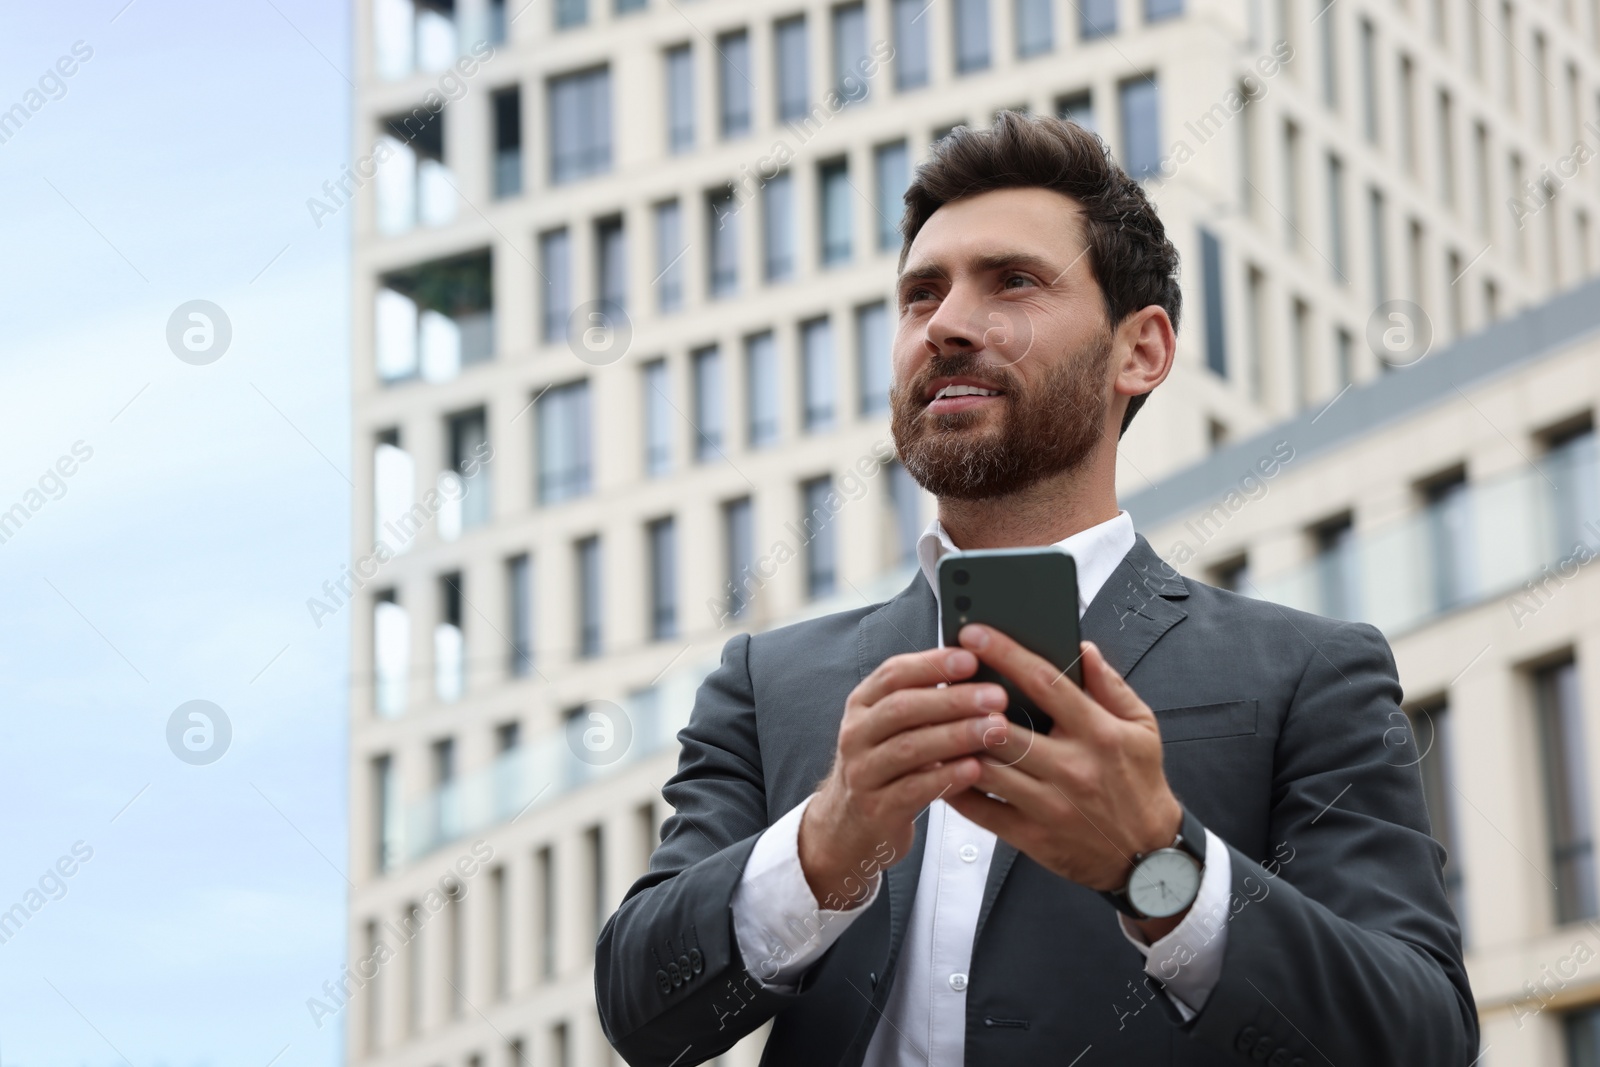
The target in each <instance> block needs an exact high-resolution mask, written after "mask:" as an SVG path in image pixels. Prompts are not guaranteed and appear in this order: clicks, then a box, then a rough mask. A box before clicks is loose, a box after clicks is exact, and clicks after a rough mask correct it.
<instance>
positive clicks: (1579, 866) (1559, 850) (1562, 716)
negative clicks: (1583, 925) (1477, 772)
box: [1533, 660, 1596, 923]
mask: <svg viewBox="0 0 1600 1067" xmlns="http://www.w3.org/2000/svg"><path fill="white" fill-rule="evenodd" d="M1533 688H1534V702H1535V706H1536V708H1537V711H1538V716H1539V739H1540V746H1541V751H1542V754H1543V757H1544V767H1543V771H1544V774H1543V777H1544V782H1545V812H1546V819H1547V824H1548V826H1549V834H1550V860H1551V866H1552V868H1553V869H1554V873H1555V884H1556V899H1555V912H1556V922H1558V923H1569V922H1576V921H1578V920H1580V919H1590V918H1593V917H1594V916H1595V914H1596V906H1595V867H1594V827H1593V825H1592V821H1591V818H1590V814H1589V764H1588V748H1587V745H1586V741H1585V738H1584V729H1583V700H1582V697H1581V696H1580V694H1579V692H1578V666H1577V664H1576V663H1575V662H1573V661H1572V660H1568V661H1567V662H1565V663H1561V664H1558V665H1556V666H1553V667H1546V668H1544V669H1543V670H1540V671H1537V672H1535V674H1534V677H1533Z"/></svg>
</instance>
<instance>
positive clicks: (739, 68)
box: [717, 30, 750, 138]
mask: <svg viewBox="0 0 1600 1067" xmlns="http://www.w3.org/2000/svg"><path fill="white" fill-rule="evenodd" d="M717 99H718V108H717V111H718V115H719V117H720V122H721V125H722V136H723V137H725V138H731V137H743V136H744V135H745V134H747V133H749V132H750V35H749V34H748V33H746V32H745V31H744V30H735V31H734V32H732V33H724V34H722V35H721V36H720V37H718V38H717Z"/></svg>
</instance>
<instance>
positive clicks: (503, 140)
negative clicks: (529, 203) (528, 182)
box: [491, 85, 522, 197]
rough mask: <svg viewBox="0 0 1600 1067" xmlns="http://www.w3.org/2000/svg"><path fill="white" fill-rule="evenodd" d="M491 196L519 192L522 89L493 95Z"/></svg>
mask: <svg viewBox="0 0 1600 1067" xmlns="http://www.w3.org/2000/svg"><path fill="white" fill-rule="evenodd" d="M491 106H492V107H493V108H494V195H495V196H497V197H507V196H516V195H517V194H518V193H520V192H522V90H521V89H519V88H518V87H517V86H515V85H513V86H512V87H511V88H509V89H502V90H500V91H499V92H497V93H495V94H494V97H493V98H492V104H491Z"/></svg>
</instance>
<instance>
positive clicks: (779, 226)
mask: <svg viewBox="0 0 1600 1067" xmlns="http://www.w3.org/2000/svg"><path fill="white" fill-rule="evenodd" d="M794 230H795V219H794V176H793V175H792V174H790V173H789V172H788V171H783V172H782V173H781V174H777V175H774V176H773V178H772V180H771V181H769V182H767V183H766V184H765V185H764V186H762V188H761V243H762V245H763V249H762V252H763V254H762V272H763V273H764V274H765V275H766V279H767V281H769V282H782V281H788V280H789V279H791V278H793V277H794V267H795V264H794V253H795V240H794Z"/></svg>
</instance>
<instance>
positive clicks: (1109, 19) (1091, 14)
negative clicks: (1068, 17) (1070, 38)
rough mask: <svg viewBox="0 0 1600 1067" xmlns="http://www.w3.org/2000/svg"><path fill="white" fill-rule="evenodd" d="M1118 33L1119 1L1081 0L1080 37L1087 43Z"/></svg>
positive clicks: (1079, 16)
mask: <svg viewBox="0 0 1600 1067" xmlns="http://www.w3.org/2000/svg"><path fill="white" fill-rule="evenodd" d="M1116 32H1117V0H1081V2H1080V3H1079V4H1078V36H1079V37H1080V38H1081V39H1083V40H1085V41H1093V40H1095V39H1097V38H1100V37H1109V36H1111V35H1112V34H1113V33H1116Z"/></svg>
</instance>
